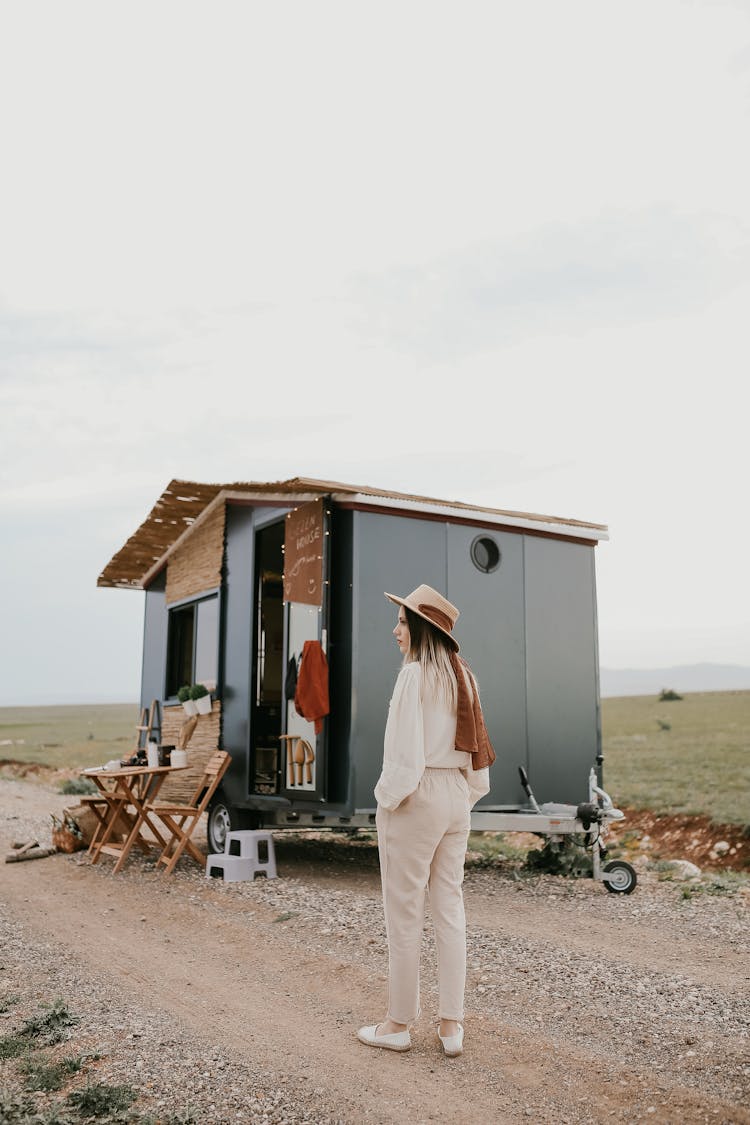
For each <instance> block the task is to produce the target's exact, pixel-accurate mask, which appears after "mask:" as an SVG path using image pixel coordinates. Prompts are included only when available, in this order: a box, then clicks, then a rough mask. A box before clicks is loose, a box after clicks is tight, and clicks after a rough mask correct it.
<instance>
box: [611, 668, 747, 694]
mask: <svg viewBox="0 0 750 1125" xmlns="http://www.w3.org/2000/svg"><path fill="white" fill-rule="evenodd" d="M599 682H600V693H601V696H602V698H603V699H604V698H606V697H607V696H612V695H653V694H656V695H658V693H659V692H660V691H661V689H662V688H671V689H672V691H679V692H685V691H750V668H746V667H743V666H742V665H740V664H678V665H675V666H674V667H672V668H602V669H601V670H600V672H599Z"/></svg>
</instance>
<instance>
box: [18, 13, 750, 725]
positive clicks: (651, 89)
mask: <svg viewBox="0 0 750 1125" xmlns="http://www.w3.org/2000/svg"><path fill="white" fill-rule="evenodd" d="M749 109H750V3H749V2H739V0H738V2H730V0H706V2H701V0H659V2H658V3H655V2H654V0H628V2H627V3H622V2H621V3H613V2H609V0H568V2H566V3H565V4H561V3H560V2H559V0H523V3H519V2H517V0H516V2H510V0H493V2H488V3H478V2H472V0H456V2H441V0H430V2H429V3H424V2H410V0H399V2H398V3H391V2H390V0H378V3H366V2H362V3H358V2H356V0H347V2H330V0H317V2H316V3H314V4H312V3H309V0H304V2H299V0H289V2H283V0H279V2H276V3H259V2H253V0H243V2H241V3H237V2H234V0H220V2H218V3H212V4H209V3H195V2H192V0H179V2H177V3H175V2H172V0H162V2H158V0H157V2H153V0H149V2H148V3H144V2H141V0H128V2H127V3H121V2H117V0H112V2H110V3H107V4H102V3H101V0H95V2H81V0H66V3H65V4H59V3H57V2H56V0H55V2H45V0H5V3H3V5H2V6H1V7H0V136H1V137H2V149H1V151H2V169H3V170H2V176H1V177H0V426H1V443H0V450H1V453H0V515H1V517H2V528H3V532H2V550H1V551H0V591H1V593H0V598H1V599H2V604H1V606H0V608H1V610H2V625H1V635H2V645H1V646H0V649H1V655H0V704H3V705H22V704H36V703H53V702H94V701H130V700H135V699H137V697H138V691H139V675H140V660H141V647H142V638H143V605H144V595H143V594H142V593H140V592H132V591H124V590H109V589H98V588H97V586H96V580H97V577H98V575H99V573H100V571H101V570H102V569H103V567H104V566H105V565H106V563H107V562H108V561H109V559H110V558H111V557H112V555H113V554H114V553H115V552H116V551H117V550H118V549H119V548H120V547H121V546H122V544H123V543H124V542H125V540H126V539H127V538H128V536H129V535H130V534H132V532H133V531H134V530H135V529H136V528H137V527H138V525H139V524H140V523H141V521H142V520H143V519H144V518H145V517H146V515H147V514H148V512H149V511H150V509H151V507H152V505H153V503H154V502H155V500H156V499H157V497H158V496H159V495H160V493H161V492H162V490H163V489H164V487H165V486H166V485H167V484H168V482H169V481H170V480H171V479H173V478H181V479H186V480H197V481H208V482H224V481H226V482H228V481H237V480H261V481H270V480H277V479H285V478H288V477H293V476H298V475H299V476H311V477H322V478H326V479H334V480H340V481H344V482H349V483H354V484H366V485H371V486H374V487H380V488H393V489H397V490H400V491H404V492H417V493H420V494H425V495H429V496H434V497H437V498H440V499H449V500H462V501H465V502H467V503H476V504H486V505H490V506H493V507H498V508H504V509H511V510H518V511H526V512H536V513H542V514H551V515H557V516H562V517H568V518H573V519H580V520H588V521H592V522H596V523H603V524H606V525H607V526H608V528H609V539H608V540H607V541H605V542H603V543H601V544H600V545H599V546H598V547H597V549H596V567H597V597H598V620H599V651H600V663H601V665H602V666H603V667H608V668H644V667H649V668H651V667H668V666H671V665H675V664H693V663H702V662H711V663H728V664H750V609H749V608H748V606H749V604H750V603H749V599H748V595H747V558H748V554H749V548H750V532H749V531H748V520H747V518H746V513H747V501H746V494H747V479H748V471H747V448H748V438H747V413H746V408H745V407H744V403H743V394H746V387H747V376H748V360H749V359H750V340H749V332H748V324H749V323H750V318H749V317H748V308H749V307H750V144H749V143H748V140H749V138H748V125H749V123H750V115H749V113H748V110H749Z"/></svg>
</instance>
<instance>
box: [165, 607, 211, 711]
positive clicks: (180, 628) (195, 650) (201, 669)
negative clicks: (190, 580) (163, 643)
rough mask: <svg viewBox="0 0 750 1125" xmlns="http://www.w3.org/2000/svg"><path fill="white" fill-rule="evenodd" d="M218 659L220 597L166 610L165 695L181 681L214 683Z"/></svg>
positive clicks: (176, 687) (175, 689) (171, 693)
mask: <svg viewBox="0 0 750 1125" xmlns="http://www.w3.org/2000/svg"><path fill="white" fill-rule="evenodd" d="M218 661H219V599H218V597H217V596H216V595H213V597H210V598H203V599H202V600H201V601H197V602H191V603H190V604H189V605H181V606H178V607H177V608H176V609H171V610H170V611H169V630H168V634H167V683H166V697H167V699H172V698H174V696H175V695H177V692H178V690H179V688H181V687H182V686H183V684H194V683H197V682H199V681H200V682H204V681H213V682H214V683H216V679H217V675H218Z"/></svg>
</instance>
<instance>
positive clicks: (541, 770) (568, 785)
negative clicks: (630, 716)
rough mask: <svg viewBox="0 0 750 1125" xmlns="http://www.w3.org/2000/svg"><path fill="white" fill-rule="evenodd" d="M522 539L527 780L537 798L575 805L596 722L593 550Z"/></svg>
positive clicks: (592, 756)
mask: <svg viewBox="0 0 750 1125" xmlns="http://www.w3.org/2000/svg"><path fill="white" fill-rule="evenodd" d="M525 542H526V547H525V553H526V694H527V700H528V724H529V766H528V770H529V780H530V782H531V787H532V789H533V791H534V795H535V796H536V798H537V800H538V801H540V802H541V801H566V802H571V803H577V802H578V801H582V800H586V799H587V798H588V788H587V779H588V774H589V770H590V768H591V767H592V766H594V765H595V763H596V755H597V731H598V727H599V702H598V659H597V639H596V604H595V598H596V591H595V582H594V551H593V548H591V547H586V546H584V545H579V544H575V543H561V542H557V541H555V540H551V539H540V538H534V537H532V536H528V537H527V538H526V541H525Z"/></svg>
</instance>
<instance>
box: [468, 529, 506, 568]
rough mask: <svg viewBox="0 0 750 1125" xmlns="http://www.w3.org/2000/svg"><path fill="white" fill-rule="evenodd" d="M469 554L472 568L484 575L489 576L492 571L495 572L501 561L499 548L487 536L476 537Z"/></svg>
mask: <svg viewBox="0 0 750 1125" xmlns="http://www.w3.org/2000/svg"><path fill="white" fill-rule="evenodd" d="M470 554H471V561H472V562H473V563H474V566H475V567H476V568H477V570H481V571H483V573H484V574H491V573H492V571H493V570H497V568H498V567H499V566H500V560H501V559H502V555H501V554H500V548H499V547H498V545H497V543H496V542H495V540H494V539H490V537H489V535H478V536H477V537H476V539H475V540H474V541H473V543H472V544H471V548H470Z"/></svg>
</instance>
